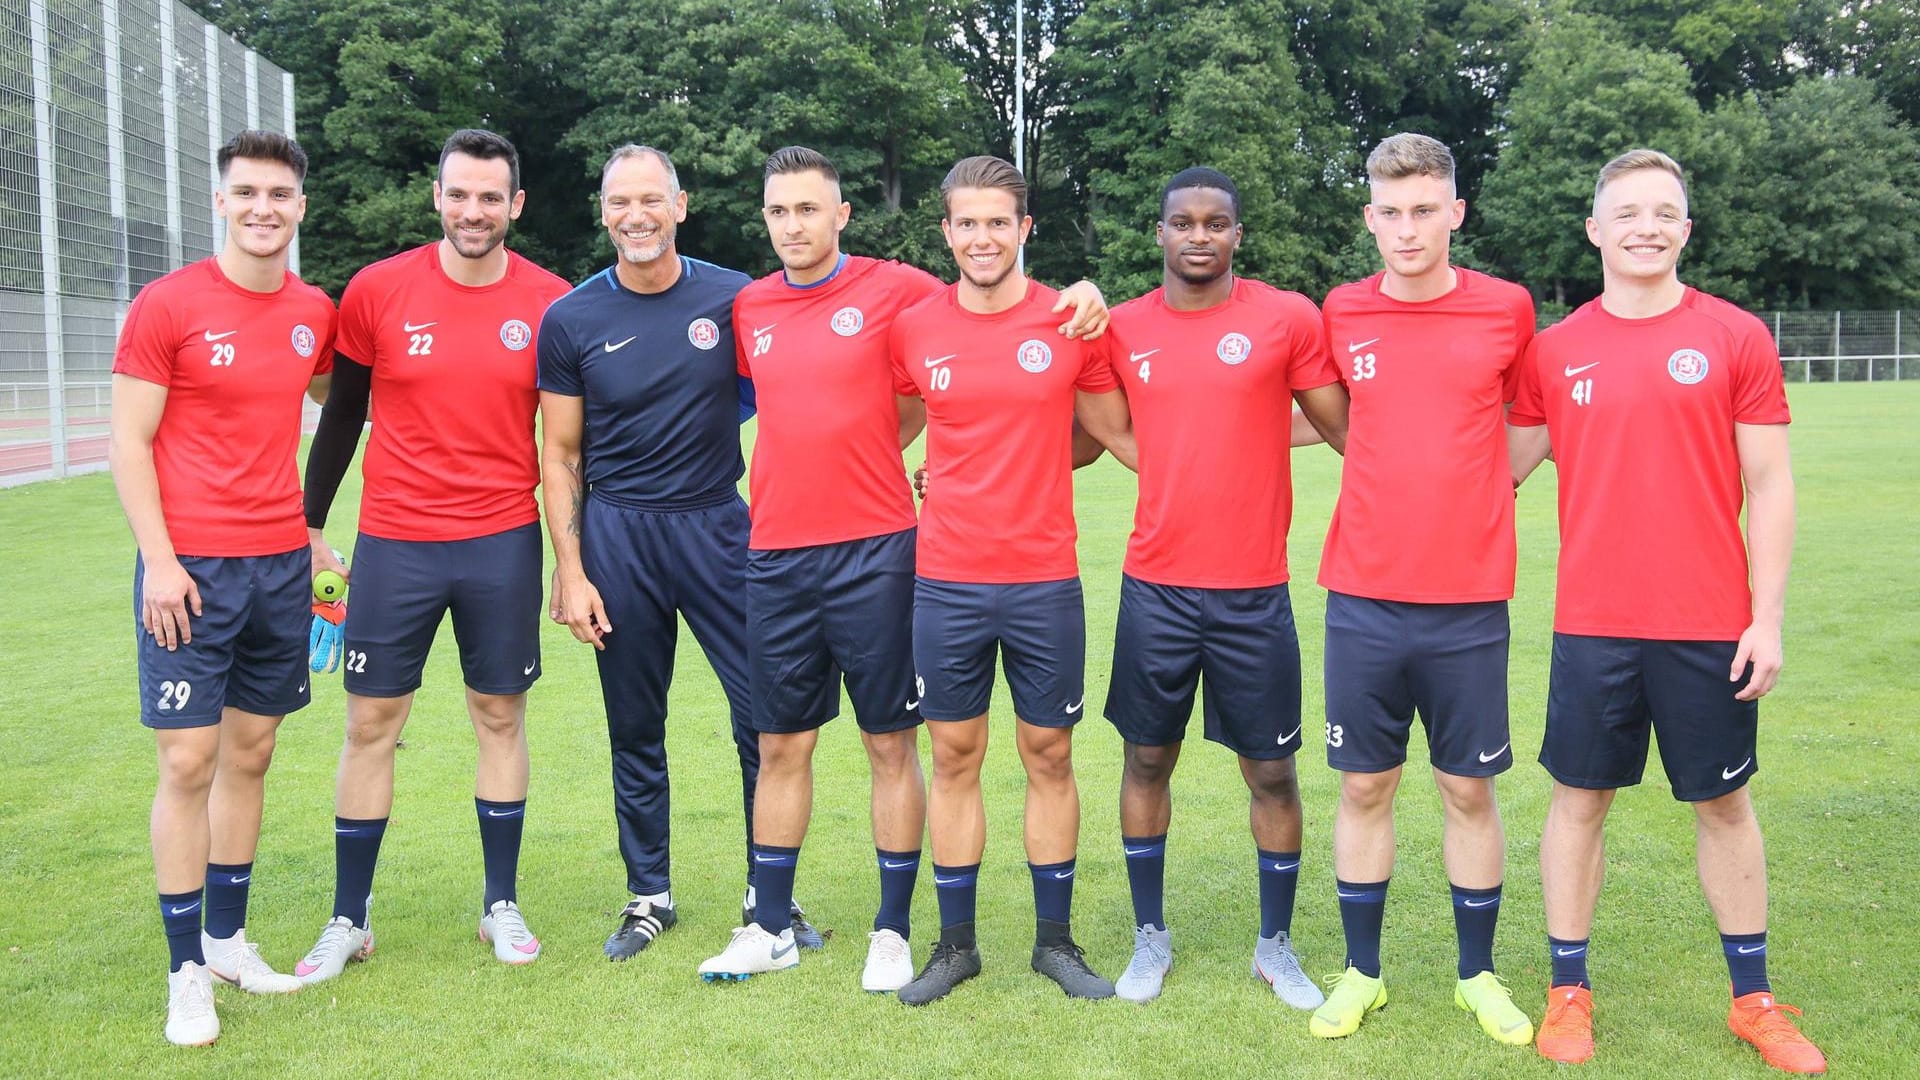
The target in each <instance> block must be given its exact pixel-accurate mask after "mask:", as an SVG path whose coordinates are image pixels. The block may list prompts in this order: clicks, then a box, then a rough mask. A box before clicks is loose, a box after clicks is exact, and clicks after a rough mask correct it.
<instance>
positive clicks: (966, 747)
mask: <svg viewBox="0 0 1920 1080" xmlns="http://www.w3.org/2000/svg"><path fill="white" fill-rule="evenodd" d="M986 756H987V740H986V736H985V730H984V725H982V731H981V732H980V733H979V734H977V735H976V734H973V733H970V732H960V731H953V732H945V733H942V734H938V735H936V736H935V737H934V740H933V775H934V777H935V778H936V779H938V778H944V777H966V776H973V777H978V776H979V775H980V763H981V762H982V761H983V760H985V759H986Z"/></svg>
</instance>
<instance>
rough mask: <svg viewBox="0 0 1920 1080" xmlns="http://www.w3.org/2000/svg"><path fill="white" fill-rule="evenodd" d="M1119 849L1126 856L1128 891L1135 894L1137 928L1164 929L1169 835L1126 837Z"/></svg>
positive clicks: (1135, 923) (1123, 838)
mask: <svg viewBox="0 0 1920 1080" xmlns="http://www.w3.org/2000/svg"><path fill="white" fill-rule="evenodd" d="M1120 850H1121V852H1122V853H1124V854H1125V855H1126V857H1127V888H1128V890H1129V891H1131V892H1132V893H1133V922H1134V925H1135V926H1151V927H1154V928H1155V929H1159V930H1165V929H1166V928H1167V913H1166V911H1165V910H1164V905H1165V900H1166V886H1167V834H1166V833H1161V834H1160V835H1159V836H1123V837H1121V838H1120Z"/></svg>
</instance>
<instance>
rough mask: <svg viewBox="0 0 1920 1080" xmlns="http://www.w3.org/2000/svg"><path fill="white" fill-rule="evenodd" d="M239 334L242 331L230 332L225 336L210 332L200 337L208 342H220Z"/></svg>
mask: <svg viewBox="0 0 1920 1080" xmlns="http://www.w3.org/2000/svg"><path fill="white" fill-rule="evenodd" d="M239 332H240V331H238V330H229V331H227V332H226V333H224V334H216V333H214V332H213V331H211V330H208V331H207V332H205V333H203V334H201V335H200V336H201V337H204V338H206V339H207V340H208V341H219V340H221V339H222V338H230V337H232V336H233V335H235V334H237V333H239Z"/></svg>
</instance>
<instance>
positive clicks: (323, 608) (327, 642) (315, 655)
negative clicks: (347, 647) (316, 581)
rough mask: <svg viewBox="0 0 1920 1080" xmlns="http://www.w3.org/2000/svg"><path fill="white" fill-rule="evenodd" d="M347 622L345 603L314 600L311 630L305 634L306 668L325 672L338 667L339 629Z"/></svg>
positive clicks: (340, 635)
mask: <svg viewBox="0 0 1920 1080" xmlns="http://www.w3.org/2000/svg"><path fill="white" fill-rule="evenodd" d="M346 621H347V602H346V601H345V600H334V601H332V602H327V601H320V600H316V601H314V604H313V629H311V630H309V631H308V632H307V667H308V668H309V669H310V670H313V671H319V672H327V671H332V670H333V669H335V668H337V667H339V666H340V653H341V645H340V643H341V639H342V637H343V636H344V634H343V631H342V629H341V627H342V625H343V624H344V623H345V622H346Z"/></svg>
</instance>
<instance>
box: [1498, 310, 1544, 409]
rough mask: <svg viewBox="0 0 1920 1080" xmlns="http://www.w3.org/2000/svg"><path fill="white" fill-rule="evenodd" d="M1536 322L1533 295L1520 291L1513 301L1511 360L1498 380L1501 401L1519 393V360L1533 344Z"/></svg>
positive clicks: (1510, 398) (1510, 400)
mask: <svg viewBox="0 0 1920 1080" xmlns="http://www.w3.org/2000/svg"><path fill="white" fill-rule="evenodd" d="M1537 322H1538V319H1536V318H1535V316H1534V311H1533V294H1532V293H1530V292H1525V291H1522V292H1521V293H1520V295H1519V296H1518V297H1516V298H1515V299H1514V301H1513V358H1512V359H1511V360H1510V361H1509V362H1508V364H1507V369H1506V372H1505V373H1504V375H1503V376H1502V377H1501V380H1500V382H1501V395H1502V400H1504V401H1506V402H1508V403H1511V402H1512V401H1513V399H1514V395H1515V394H1517V393H1519V391H1520V366H1521V358H1522V357H1524V356H1526V354H1527V346H1528V345H1530V344H1532V342H1533V328H1534V326H1535V324H1536V323H1537Z"/></svg>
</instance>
